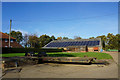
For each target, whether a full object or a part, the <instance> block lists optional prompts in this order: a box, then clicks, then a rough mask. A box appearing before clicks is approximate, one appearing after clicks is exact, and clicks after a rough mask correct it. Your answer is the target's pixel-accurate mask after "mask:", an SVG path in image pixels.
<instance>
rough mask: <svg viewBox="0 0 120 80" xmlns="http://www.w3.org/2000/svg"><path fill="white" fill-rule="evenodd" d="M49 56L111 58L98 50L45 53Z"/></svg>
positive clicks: (5, 55) (17, 54) (6, 55)
mask: <svg viewBox="0 0 120 80" xmlns="http://www.w3.org/2000/svg"><path fill="white" fill-rule="evenodd" d="M47 54H48V56H49V57H84V56H88V57H96V58H97V59H112V57H111V56H110V55H109V54H106V53H99V52H85V53H83V52H79V53H67V52H54V53H47ZM24 55H25V53H9V54H2V57H14V56H24Z"/></svg>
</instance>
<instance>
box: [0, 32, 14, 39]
mask: <svg viewBox="0 0 120 80" xmlns="http://www.w3.org/2000/svg"><path fill="white" fill-rule="evenodd" d="M0 38H2V39H9V35H8V34H6V33H2V32H0ZM10 39H15V38H14V37H10Z"/></svg>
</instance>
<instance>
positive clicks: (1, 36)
mask: <svg viewBox="0 0 120 80" xmlns="http://www.w3.org/2000/svg"><path fill="white" fill-rule="evenodd" d="M0 40H1V47H3V48H4V47H6V48H7V47H9V35H8V34H6V33H2V32H0ZM10 47H12V48H22V47H23V46H22V45H20V44H19V43H17V41H16V39H15V38H14V37H10Z"/></svg>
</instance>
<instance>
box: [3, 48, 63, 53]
mask: <svg viewBox="0 0 120 80" xmlns="http://www.w3.org/2000/svg"><path fill="white" fill-rule="evenodd" d="M62 51H63V49H51V48H49V49H45V48H2V53H25V52H62Z"/></svg>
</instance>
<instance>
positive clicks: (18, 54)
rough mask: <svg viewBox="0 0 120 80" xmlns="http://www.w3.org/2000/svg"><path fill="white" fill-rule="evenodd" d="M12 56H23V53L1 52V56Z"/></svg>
mask: <svg viewBox="0 0 120 80" xmlns="http://www.w3.org/2000/svg"><path fill="white" fill-rule="evenodd" d="M14 56H25V53H8V54H7V53H6V54H2V57H14Z"/></svg>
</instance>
